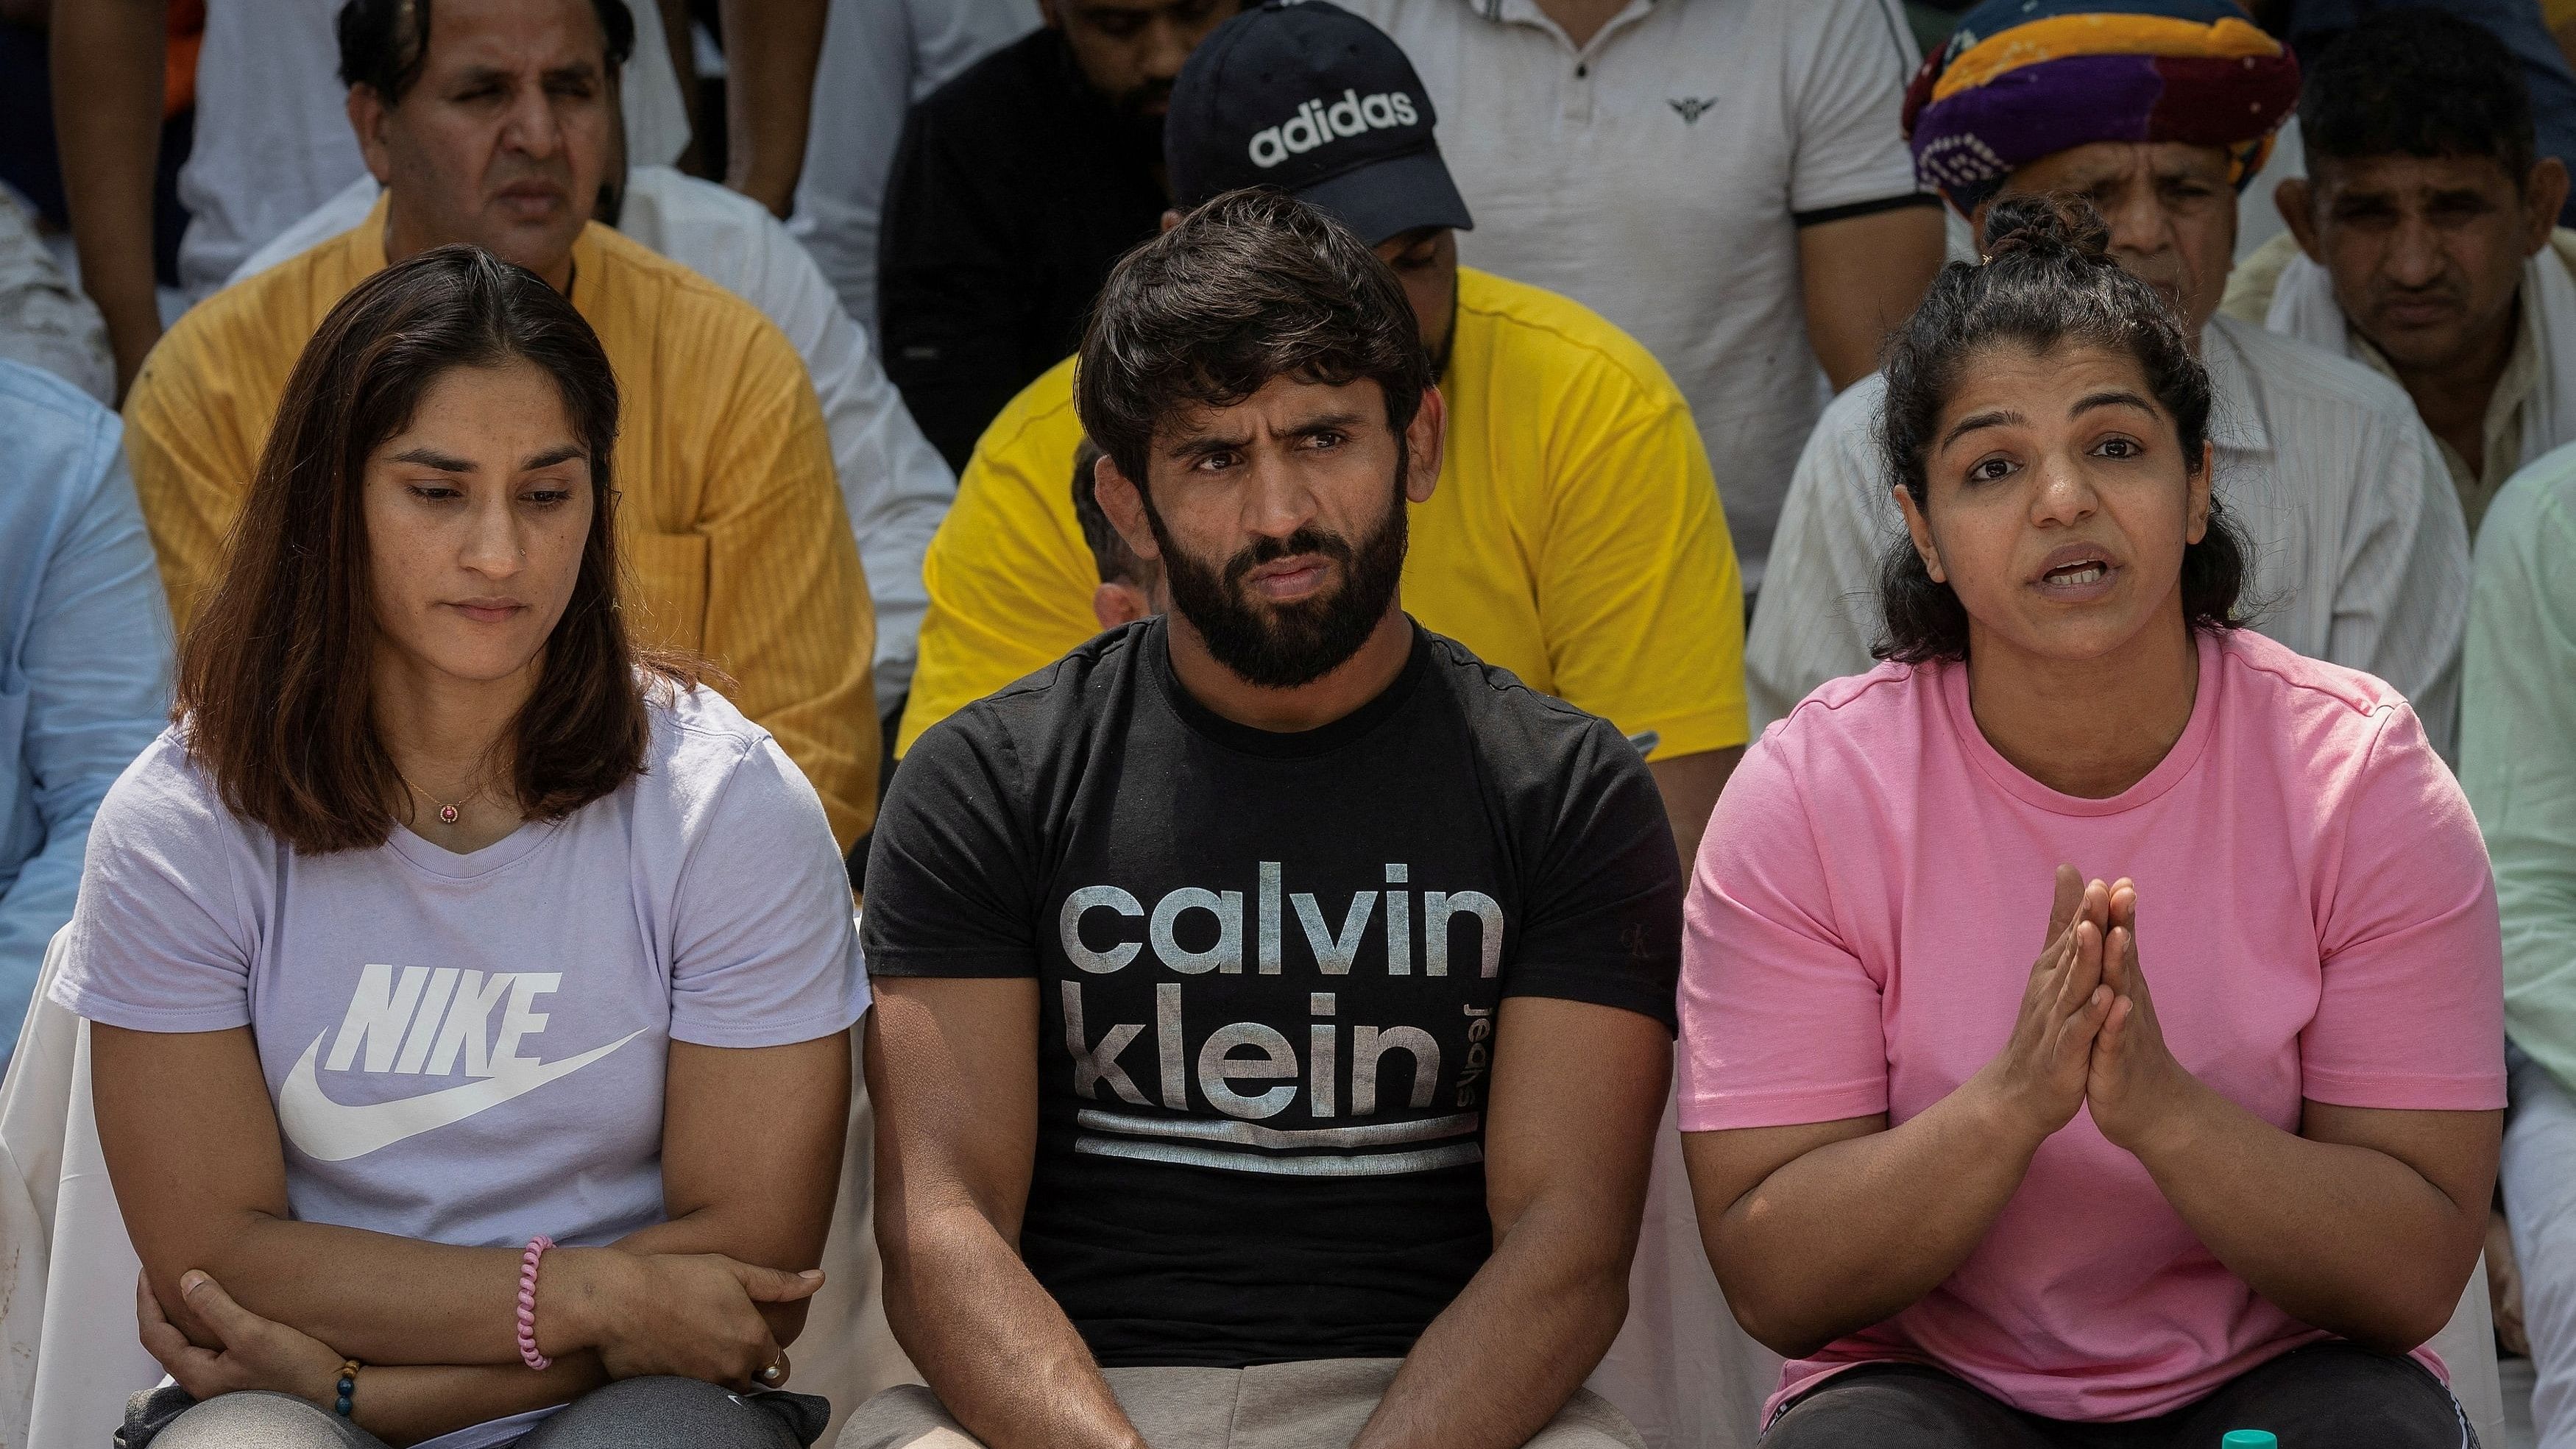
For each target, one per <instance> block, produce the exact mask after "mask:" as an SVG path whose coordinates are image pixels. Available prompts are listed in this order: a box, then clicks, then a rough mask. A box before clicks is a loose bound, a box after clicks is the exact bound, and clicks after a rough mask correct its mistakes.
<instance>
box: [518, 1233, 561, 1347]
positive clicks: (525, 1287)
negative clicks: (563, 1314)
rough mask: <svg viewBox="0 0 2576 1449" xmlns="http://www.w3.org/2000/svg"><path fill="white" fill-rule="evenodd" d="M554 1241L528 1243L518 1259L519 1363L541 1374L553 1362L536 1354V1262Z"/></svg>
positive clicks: (536, 1239) (538, 1238)
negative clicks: (526, 1248) (526, 1249)
mask: <svg viewBox="0 0 2576 1449" xmlns="http://www.w3.org/2000/svg"><path fill="white" fill-rule="evenodd" d="M554 1245H555V1240H554V1239H552V1238H549V1237H547V1236H546V1235H545V1234H543V1233H539V1234H537V1235H536V1236H535V1237H533V1238H530V1239H528V1251H527V1252H526V1253H525V1254H524V1255H522V1256H521V1257H520V1259H519V1361H520V1362H521V1363H524V1364H526V1365H527V1366H528V1367H530V1368H532V1369H537V1370H539V1371H543V1370H545V1369H547V1368H549V1367H551V1366H553V1364H554V1360H553V1359H550V1358H548V1357H546V1356H545V1355H544V1354H541V1353H539V1352H537V1260H538V1259H539V1258H542V1257H544V1256H545V1255H546V1249H548V1248H551V1247H553V1246H554Z"/></svg>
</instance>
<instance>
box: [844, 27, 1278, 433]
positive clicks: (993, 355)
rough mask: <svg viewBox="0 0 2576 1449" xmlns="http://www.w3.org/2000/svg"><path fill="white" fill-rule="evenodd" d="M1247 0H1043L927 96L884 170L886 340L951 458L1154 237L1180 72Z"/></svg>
mask: <svg viewBox="0 0 2576 1449" xmlns="http://www.w3.org/2000/svg"><path fill="white" fill-rule="evenodd" d="M1237 3H1238V0H1043V3H1042V4H1041V5H1040V7H1039V10H1040V13H1041V14H1042V15H1044V16H1045V19H1046V24H1045V26H1044V28H1042V29H1040V30H1038V31H1037V32H1035V33H1033V34H1031V35H1029V36H1028V37H1026V38H1025V39H1022V40H1020V41H1018V42H1017V43H1015V44H1012V45H1008V46H1005V47H1003V48H1002V49H1001V50H999V51H996V52H994V53H993V54H991V55H988V56H986V57H985V58H984V59H983V60H981V61H978V62H976V63H975V64H974V65H972V66H970V67H968V68H967V69H966V71H965V72H964V73H963V74H961V75H959V76H958V77H957V78H956V79H955V80H952V81H950V82H949V83H948V84H946V85H944V86H941V87H940V88H939V89H937V90H936V91H933V92H932V93H931V94H930V95H929V97H928V98H927V99H925V100H923V101H922V102H921V103H920V104H919V105H917V106H914V107H913V108H912V115H911V117H910V118H909V119H908V120H906V121H905V123H904V128H903V140H902V143H901V145H900V146H899V147H898V148H897V149H896V152H895V159H894V169H893V172H892V175H891V177H890V179H889V180H888V181H887V182H886V185H885V206H884V232H883V234H882V235H881V236H880V238H879V241H878V250H877V329H878V341H879V343H880V346H881V349H882V350H883V352H884V354H885V359H886V371H887V372H888V373H890V374H892V375H893V377H894V381H895V386H897V387H899V388H901V389H903V400H904V403H905V405H906V406H908V407H910V408H911V409H912V415H913V417H914V419H915V420H916V421H918V422H919V423H920V424H921V430H922V431H923V432H924V433H926V434H928V435H929V437H930V441H931V444H932V445H933V446H934V447H936V448H938V449H939V452H940V455H941V456H942V457H945V458H946V459H947V460H948V466H949V467H951V468H954V469H957V470H958V471H960V472H963V471H964V470H965V467H966V460H967V458H968V456H969V455H970V454H972V452H973V451H974V447H975V440H976V439H977V438H978V437H981V436H982V435H983V432H984V428H985V426H986V425H987V424H989V423H991V422H992V421H993V418H994V415H995V414H997V413H999V412H1001V410H1002V408H1003V407H1004V405H1006V404H1007V403H1009V402H1010V400H1011V398H1012V396H1013V395H1014V394H1016V393H1017V392H1018V391H1019V390H1020V389H1021V388H1023V387H1026V386H1027V385H1028V384H1029V383H1030V381H1031V380H1033V379H1035V378H1036V377H1037V376H1038V375H1039V374H1040V373H1042V372H1045V371H1046V370H1047V369H1048V368H1050V367H1053V366H1054V365H1055V364H1056V363H1057V362H1059V361H1061V360H1062V359H1063V357H1064V356H1065V354H1066V353H1068V352H1070V351H1072V350H1073V345H1074V343H1075V342H1076V341H1077V340H1078V339H1079V338H1080V336H1081V331H1082V322H1083V318H1084V317H1086V316H1087V315H1089V313H1090V311H1091V300H1092V298H1093V297H1094V296H1096V295H1098V294H1099V291H1100V283H1101V280H1102V279H1103V278H1104V277H1106V276H1108V275H1109V267H1110V264H1111V263H1113V262H1115V261H1116V260H1117V259H1118V257H1119V255H1120V254H1121V253H1123V252H1125V251H1126V250H1127V249H1128V248H1130V247H1133V246H1135V245H1136V244H1137V243H1138V242H1141V241H1144V240H1146V239H1147V238H1149V237H1151V236H1153V234H1154V228H1155V226H1156V224H1157V223H1158V222H1159V221H1160V219H1161V217H1162V214H1163V212H1164V210H1165V209H1166V208H1168V207H1169V206H1170V205H1171V204H1172V203H1171V191H1170V189H1169V187H1168V185H1167V183H1166V180H1165V177H1164V174H1163V170H1162V161H1163V113H1164V111H1165V110H1166V109H1167V108H1168V107H1169V105H1170V102H1171V95H1172V83H1173V80H1174V79H1175V78H1176V77H1177V76H1179V75H1180V73H1181V64H1182V62H1184V61H1186V60H1187V59H1189V55H1190V51H1191V50H1192V49H1193V48H1194V47H1196V46H1197V45H1198V43H1199V42H1200V41H1201V40H1203V39H1205V38H1206V36H1207V33H1208V32H1209V31H1210V30H1213V29H1215V28H1216V26H1217V24H1218V22H1220V21H1222V20H1224V19H1225V18H1226V17H1227V16H1229V15H1232V14H1233V13H1234V12H1235V9H1236V6H1237ZM1050 471H1052V470H1050Z"/></svg>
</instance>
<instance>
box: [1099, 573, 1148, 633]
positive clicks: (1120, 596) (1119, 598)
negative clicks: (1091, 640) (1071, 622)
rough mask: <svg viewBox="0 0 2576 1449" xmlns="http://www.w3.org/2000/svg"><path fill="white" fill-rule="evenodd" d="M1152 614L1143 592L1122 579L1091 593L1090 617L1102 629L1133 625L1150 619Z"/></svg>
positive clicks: (1103, 585)
mask: <svg viewBox="0 0 2576 1449" xmlns="http://www.w3.org/2000/svg"><path fill="white" fill-rule="evenodd" d="M1153 613H1154V606H1153V605H1152V604H1151V603H1149V602H1148V601H1147V600H1146V598H1145V591H1144V590H1143V589H1140V588H1138V587H1136V586H1135V585H1134V584H1131V583H1128V582H1126V581H1125V580H1123V579H1122V580H1118V581H1116V582H1113V583H1106V584H1102V585H1101V586H1099V587H1098V588H1096V589H1093V590H1092V591H1091V617H1092V619H1093V620H1094V621H1096V622H1097V623H1098V624H1099V625H1100V627H1101V628H1103V629H1115V628H1117V627H1118V626H1119V625H1121V624H1133V623H1135V622H1136V621H1137V620H1139V619H1145V618H1151V617H1152V616H1153Z"/></svg>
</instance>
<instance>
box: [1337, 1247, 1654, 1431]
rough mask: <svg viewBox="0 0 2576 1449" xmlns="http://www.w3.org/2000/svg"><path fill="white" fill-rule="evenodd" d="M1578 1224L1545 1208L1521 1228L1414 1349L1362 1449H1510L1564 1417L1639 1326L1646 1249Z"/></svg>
mask: <svg viewBox="0 0 2576 1449" xmlns="http://www.w3.org/2000/svg"><path fill="white" fill-rule="evenodd" d="M1577 1216H1578V1215H1577V1214H1575V1213H1572V1212H1566V1211H1556V1212H1550V1211H1549V1210H1547V1209H1545V1208H1534V1209H1532V1210H1531V1211H1529V1212H1526V1213H1524V1214H1523V1215H1522V1217H1521V1218H1520V1220H1519V1221H1518V1222H1516V1223H1514V1224H1513V1226H1512V1231H1511V1233H1510V1235H1509V1236H1507V1237H1506V1238H1505V1239H1504V1240H1503V1242H1502V1244H1501V1245H1500V1246H1499V1247H1498V1248H1497V1249H1496V1250H1495V1252H1494V1255H1493V1256H1492V1257H1491V1258H1489V1259H1487V1260H1486V1262H1485V1266H1484V1267H1482V1268H1481V1269H1478V1270H1477V1273H1476V1276H1475V1277H1474V1278H1473V1279H1472V1280H1470V1281H1469V1282H1468V1284H1467V1288H1466V1291H1464V1292H1462V1293H1460V1294H1459V1295H1458V1297H1457V1298H1456V1300H1455V1301H1453V1302H1451V1303H1450V1305H1449V1306H1448V1308H1446V1309H1445V1310H1443V1311H1442V1312H1441V1314H1440V1316H1439V1317H1438V1318H1436V1319H1434V1320H1432V1323H1431V1326H1430V1328H1428V1329H1426V1330H1424V1332H1423V1335H1422V1337H1421V1338H1420V1339H1419V1340H1417V1341H1416V1342H1415V1343H1414V1345H1413V1352H1412V1353H1410V1354H1408V1355H1406V1357H1405V1360H1404V1367H1403V1368H1402V1369H1400V1370H1398V1371H1397V1373H1396V1376H1395V1382H1394V1384H1393V1385H1392V1386H1390V1387H1389V1388H1388V1389H1387V1391H1386V1397H1385V1398H1384V1399H1383V1400H1381V1401H1380V1402H1379V1404H1378V1406H1377V1412H1375V1413H1374V1414H1372V1415H1370V1416H1369V1421H1368V1425H1367V1427H1366V1428H1364V1429H1362V1430H1361V1431H1360V1436H1359V1438H1358V1439H1356V1440H1354V1441H1353V1443H1352V1449H1386V1446H1393V1445H1433V1444H1436V1445H1440V1446H1443V1449H1488V1446H1490V1449H1508V1446H1513V1445H1519V1444H1523V1443H1526V1442H1528V1440H1529V1439H1530V1437H1531V1436H1532V1435H1534V1434H1536V1433H1537V1432H1538V1431H1539V1430H1540V1429H1542V1428H1544V1427H1545V1426H1546V1424H1547V1422H1548V1420H1550V1419H1552V1418H1554V1417H1555V1416H1556V1412H1557V1410H1558V1409H1560V1408H1562V1407H1564V1404H1565V1401H1566V1400H1567V1399H1568V1398H1569V1397H1571V1396H1572V1395H1573V1393H1574V1391H1575V1390H1576V1389H1578V1388H1581V1387H1582V1386H1583V1380H1584V1378H1585V1377H1586V1376H1587V1375H1589V1374H1590V1373H1591V1372H1592V1368H1593V1366H1594V1365H1595V1364H1598V1363H1599V1362H1600V1361H1601V1355H1602V1354H1604V1353H1606V1352H1608V1351H1609V1348H1610V1341H1611V1340H1612V1339H1613V1338H1616V1337H1617V1336H1618V1334H1619V1325H1620V1323H1621V1322H1623V1321H1624V1320H1625V1319H1626V1318H1627V1316H1628V1260H1629V1258H1630V1256H1631V1255H1632V1254H1633V1253H1634V1252H1635V1250H1636V1239H1635V1237H1634V1235H1633V1234H1624V1235H1618V1236H1617V1237H1615V1238H1611V1237H1608V1236H1607V1235H1605V1234H1604V1233H1603V1231H1602V1225H1601V1224H1600V1223H1598V1222H1592V1221H1577V1220H1573V1219H1575V1218H1576V1217H1577ZM1569 1249H1571V1250H1572V1251H1568V1250H1569Z"/></svg>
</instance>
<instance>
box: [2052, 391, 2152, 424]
mask: <svg viewBox="0 0 2576 1449" xmlns="http://www.w3.org/2000/svg"><path fill="white" fill-rule="evenodd" d="M2095 408H2136V409H2137V410H2138V411H2140V412H2142V413H2153V412H2154V411H2155V410H2156V406H2155V404H2153V403H2151V402H2149V401H2147V400H2146V399H2145V398H2142V397H2140V396H2138V395H2137V394H2136V393H2133V392H2131V391H2129V390H2128V389H2126V388H2111V389H2108V390H2106V391H2103V392H2095V393H2087V394H2085V395H2084V396H2083V397H2081V398H2078V399H2076V402H2075V406H2073V407H2071V408H2068V409H2067V410H2066V415H2067V416H2068V417H2070V418H2080V417H2082V416H2084V415H2085V414H2086V413H2089V412H2091V411H2093V410H2094V409H2095Z"/></svg>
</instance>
